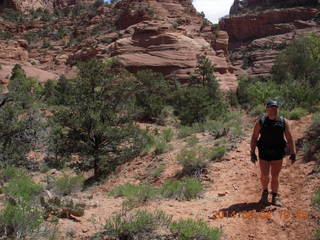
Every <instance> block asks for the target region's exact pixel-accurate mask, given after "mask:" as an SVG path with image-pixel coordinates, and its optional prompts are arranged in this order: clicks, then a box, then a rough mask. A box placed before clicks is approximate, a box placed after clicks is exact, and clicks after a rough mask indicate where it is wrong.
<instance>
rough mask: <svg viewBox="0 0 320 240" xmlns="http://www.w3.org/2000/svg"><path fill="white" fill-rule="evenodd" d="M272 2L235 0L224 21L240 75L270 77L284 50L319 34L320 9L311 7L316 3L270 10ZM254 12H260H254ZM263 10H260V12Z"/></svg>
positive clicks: (232, 58)
mask: <svg viewBox="0 0 320 240" xmlns="http://www.w3.org/2000/svg"><path fill="white" fill-rule="evenodd" d="M272 2H274V1H273V0H269V1H257V0H247V1H238V0H235V2H234V4H233V6H232V8H231V12H233V13H241V12H243V11H244V8H245V7H246V8H247V9H246V11H248V13H243V14H238V15H231V16H229V17H226V18H224V19H222V20H221V21H220V28H221V29H222V30H224V31H226V32H228V34H229V38H230V41H229V50H230V52H231V53H230V59H231V61H232V63H233V65H234V66H235V67H236V69H237V71H236V74H237V75H240V74H243V73H247V74H249V75H268V74H270V72H271V68H272V66H273V63H274V61H275V58H276V57H277V55H278V53H279V51H280V50H282V49H283V48H285V46H287V45H288V44H289V43H290V42H291V41H293V40H294V39H295V38H297V37H300V36H303V35H305V34H308V33H319V32H320V22H319V13H320V9H319V8H315V7H310V4H311V5H314V2H313V1H304V0H301V1H300V0H298V1H285V0H281V1H277V3H279V4H280V3H282V4H283V5H282V6H286V4H289V3H291V4H295V5H299V7H295V8H279V9H268V8H267V9H266V8H265V6H266V4H267V3H270V4H271V3H272ZM250 9H256V10H255V11H250ZM259 9H260V10H259Z"/></svg>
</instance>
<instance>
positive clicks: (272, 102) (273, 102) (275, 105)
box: [266, 100, 279, 107]
mask: <svg viewBox="0 0 320 240" xmlns="http://www.w3.org/2000/svg"><path fill="white" fill-rule="evenodd" d="M266 107H279V104H278V102H277V101H275V100H269V101H268V102H267V105H266Z"/></svg>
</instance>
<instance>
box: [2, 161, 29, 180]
mask: <svg viewBox="0 0 320 240" xmlns="http://www.w3.org/2000/svg"><path fill="white" fill-rule="evenodd" d="M27 174H28V171H27V170H26V169H24V168H17V167H14V166H10V165H5V164H0V181H2V182H7V181H9V180H11V179H13V178H19V177H22V176H26V175H27Z"/></svg>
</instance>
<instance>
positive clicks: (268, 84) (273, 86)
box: [237, 76, 281, 108]
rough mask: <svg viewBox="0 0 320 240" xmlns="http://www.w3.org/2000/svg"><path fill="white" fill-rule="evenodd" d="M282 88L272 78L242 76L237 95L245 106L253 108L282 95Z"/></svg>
mask: <svg viewBox="0 0 320 240" xmlns="http://www.w3.org/2000/svg"><path fill="white" fill-rule="evenodd" d="M280 95H281V94H280V88H279V86H278V84H277V83H275V82H273V81H272V79H270V78H261V77H260V78H254V77H248V76H241V77H240V79H239V87H238V90H237V96H238V101H239V103H240V104H241V105H242V106H243V107H244V108H253V107H255V106H257V105H261V104H264V103H265V101H266V100H267V99H276V98H278V97H279V96H280Z"/></svg>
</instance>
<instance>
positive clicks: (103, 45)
mask: <svg viewBox="0 0 320 240" xmlns="http://www.w3.org/2000/svg"><path fill="white" fill-rule="evenodd" d="M34 1H35V0H34ZM48 1H49V0H48ZM90 11H91V12H90ZM90 11H89V12H88V14H87V15H83V16H81V17H78V16H75V17H73V19H68V18H66V17H63V18H61V19H59V20H58V21H57V20H54V21H55V23H54V24H55V25H54V26H49V25H50V24H47V23H46V22H44V21H36V22H33V23H26V24H20V25H19V26H13V25H12V24H9V23H8V24H7V23H3V24H1V23H0V30H3V31H10V32H11V34H13V35H14V36H15V37H16V38H17V39H19V38H23V37H24V36H26V35H28V34H29V35H31V34H32V35H31V36H33V35H34V34H36V33H41V34H43V32H45V34H46V37H43V36H41V39H42V40H40V44H39V43H38V44H37V43H32V46H29V47H28V48H27V50H25V51H26V57H25V59H26V60H25V61H27V62H28V64H30V63H32V64H33V66H36V67H38V68H40V69H42V70H45V71H49V72H52V73H54V74H58V75H61V74H65V75H68V74H70V73H71V74H70V75H72V73H73V72H74V71H73V70H74V67H73V66H74V65H75V64H76V62H77V61H84V60H88V59H90V58H93V57H97V58H110V57H112V58H117V59H118V60H119V62H120V63H121V64H122V65H123V66H124V67H126V68H127V69H129V70H130V71H132V72H136V71H138V70H143V69H147V68H150V69H153V70H155V71H159V72H162V73H163V74H164V75H165V76H166V77H170V78H175V79H177V80H180V81H182V82H186V81H188V80H189V79H190V77H191V75H192V74H194V72H195V68H196V65H197V55H206V56H207V57H208V58H209V59H210V60H211V62H212V63H213V64H214V65H215V75H216V77H217V79H218V80H219V83H220V86H221V88H222V89H223V90H235V89H236V87H237V83H236V76H235V74H234V67H233V66H232V65H231V64H230V62H229V60H228V41H229V37H228V34H227V32H225V31H217V30H214V29H213V27H212V24H211V23H210V22H208V21H207V20H206V19H204V18H203V17H202V16H201V14H199V13H197V11H196V10H195V8H194V7H193V5H192V2H191V1H190V0H122V1H120V2H117V3H116V4H112V5H106V6H101V7H99V8H97V9H95V10H94V11H92V9H91V10H90ZM52 28H53V29H52ZM43 29H44V30H43ZM46 29H50V30H46ZM62 31H64V32H67V33H69V35H68V36H64V37H63V39H61V40H52V39H55V38H56V36H57V34H59V33H61V32H62ZM59 38H61V37H59ZM75 40H76V41H75ZM41 41H42V43H41ZM46 41H48V42H49V43H50V47H49V48H46V50H45V51H44V50H43V49H41V48H45V47H43V45H44V43H46ZM46 45H48V43H46ZM5 55H6V54H3V55H2V57H3V58H5ZM15 60H16V61H20V62H21V61H23V60H21V59H18V58H16V59H15ZM0 62H1V49H0Z"/></svg>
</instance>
